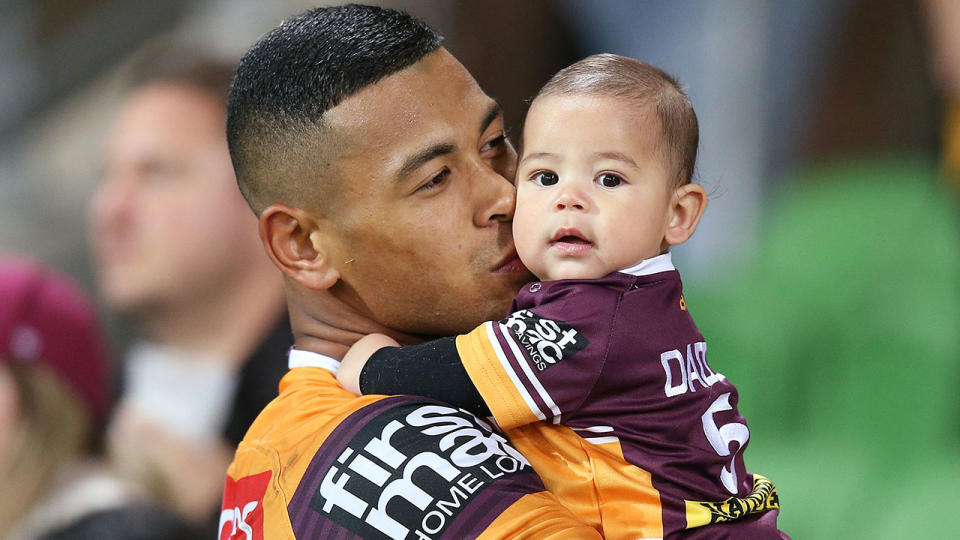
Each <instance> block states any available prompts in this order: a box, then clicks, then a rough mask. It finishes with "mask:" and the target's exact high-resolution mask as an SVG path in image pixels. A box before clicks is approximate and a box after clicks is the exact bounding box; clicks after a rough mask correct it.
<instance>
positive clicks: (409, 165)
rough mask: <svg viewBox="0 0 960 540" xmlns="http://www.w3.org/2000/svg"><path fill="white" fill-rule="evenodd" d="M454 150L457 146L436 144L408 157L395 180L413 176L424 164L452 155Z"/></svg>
mask: <svg viewBox="0 0 960 540" xmlns="http://www.w3.org/2000/svg"><path fill="white" fill-rule="evenodd" d="M456 149H457V145H455V144H453V143H437V144H434V145H431V146H428V147H427V148H424V149H423V150H421V151H419V152H417V153H416V154H414V155H412V156H410V157H408V158H407V160H406V161H404V162H403V166H402V167H400V171H399V172H397V177H396V180H397V181H398V182H399V181H401V180H403V179H404V178H406V177H407V176H409V175H411V174H413V172H414V171H416V170H417V169H419V168H420V167H421V166H422V165H423V164H424V163H426V162H428V161H430V160H431V159H433V158H436V157H439V156H445V155H447V154H452V153H453V152H455V151H456Z"/></svg>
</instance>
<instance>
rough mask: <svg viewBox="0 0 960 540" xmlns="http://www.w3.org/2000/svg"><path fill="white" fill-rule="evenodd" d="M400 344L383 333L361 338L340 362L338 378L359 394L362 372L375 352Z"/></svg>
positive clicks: (346, 386)
mask: <svg viewBox="0 0 960 540" xmlns="http://www.w3.org/2000/svg"><path fill="white" fill-rule="evenodd" d="M399 346H400V344H399V343H397V341H396V340H395V339H393V338H391V337H389V336H385V335H383V334H370V335H368V336H364V337H362V338H360V339H359V340H358V341H357V342H356V343H354V344H353V346H352V347H350V350H349V351H347V354H345V355H344V356H343V360H342V361H341V362H340V368H339V369H338V370H337V380H338V381H339V382H340V384H341V385H342V386H343V387H344V388H345V389H347V390H349V391H351V392H353V393H354V394H357V395H358V396H359V395H360V394H361V392H360V372H361V371H363V366H364V365H365V364H366V363H367V360H369V359H370V356H371V355H373V353H375V352H377V351H378V350H380V349H382V348H384V347H399Z"/></svg>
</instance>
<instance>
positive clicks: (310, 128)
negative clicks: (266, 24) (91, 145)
mask: <svg viewBox="0 0 960 540" xmlns="http://www.w3.org/2000/svg"><path fill="white" fill-rule="evenodd" d="M439 43H440V37H439V36H438V35H437V34H436V33H435V32H434V31H433V30H432V29H430V28H428V27H427V26H425V25H424V24H423V23H421V22H419V21H417V20H415V19H413V18H411V17H410V16H408V15H406V14H403V13H399V12H395V11H390V10H383V9H380V8H373V7H367V6H356V5H348V6H340V7H333V8H326V9H318V10H314V11H310V12H307V13H305V14H303V15H301V16H298V17H294V18H292V19H291V20H289V21H287V22H285V23H284V24H283V25H281V26H280V27H278V28H276V29H274V30H273V31H271V32H270V33H268V34H267V35H265V36H264V37H263V38H261V40H260V41H259V42H257V44H255V45H254V46H253V47H252V48H251V49H250V50H249V51H248V52H247V54H246V55H245V56H244V58H243V60H242V61H241V63H240V66H239V68H238V70H237V75H236V78H235V79H234V83H233V87H232V89H231V93H230V99H229V102H228V115H227V136H228V141H229V143H230V151H231V156H232V158H233V163H234V167H235V170H236V172H237V179H238V183H239V185H240V189H241V191H242V192H243V194H244V196H245V197H246V199H247V201H248V202H249V204H250V206H251V207H252V208H253V210H254V212H255V213H256V214H257V215H258V216H259V219H260V238H261V240H262V242H263V245H264V247H265V249H266V251H267V253H268V255H269V256H270V258H271V259H272V260H273V263H274V264H275V265H276V266H277V267H278V268H279V269H280V270H281V271H282V272H283V274H284V278H285V284H286V290H287V302H288V307H289V310H290V318H291V323H292V325H293V329H294V334H295V337H296V346H295V349H294V350H292V351H291V353H290V356H289V364H290V366H291V368H293V369H291V370H290V372H289V373H288V374H287V375H286V376H285V377H284V379H283V382H282V383H281V391H280V396H279V397H278V398H277V399H276V400H274V401H273V402H272V403H271V404H270V405H268V406H267V408H266V409H264V411H263V412H262V413H261V415H260V416H259V417H258V419H257V420H256V421H255V422H254V424H253V426H251V428H250V431H248V433H247V435H246V437H245V438H244V441H243V442H242V443H241V444H240V447H239V448H238V450H237V454H236V457H235V458H234V462H233V464H232V465H231V467H230V469H229V471H228V478H227V486H226V490H225V495H224V508H223V511H222V513H221V519H220V527H221V528H220V534H221V538H227V537H231V536H233V535H237V537H242V535H243V534H245V535H246V537H248V538H293V537H301V538H331V537H338V538H353V537H357V536H359V537H362V538H473V537H478V536H479V537H483V538H518V537H521V538H522V537H531V538H561V537H563V538H591V537H592V538H599V536H598V534H597V532H596V531H595V530H594V529H592V528H589V527H586V526H584V525H582V524H581V523H579V522H577V521H575V520H574V519H573V517H572V515H571V514H570V513H569V512H568V511H567V510H566V509H565V508H563V507H562V506H560V505H559V504H558V503H557V502H556V500H555V499H554V498H553V496H552V495H550V494H549V493H547V492H545V491H544V488H543V485H542V483H540V481H539V479H538V477H537V476H536V475H535V474H534V473H533V471H532V469H531V467H530V465H529V463H528V462H527V461H526V459H524V458H523V457H522V456H521V455H520V454H519V453H518V452H517V451H516V450H515V449H513V448H512V447H511V446H510V445H509V444H508V443H507V442H506V440H505V439H503V437H501V436H500V435H498V434H496V433H494V432H492V431H490V429H489V427H488V426H487V425H486V424H485V423H484V422H482V421H481V420H479V419H477V418H476V417H473V416H471V415H469V414H467V413H464V412H462V411H458V410H455V409H452V408H449V407H446V406H443V405H442V404H440V403H436V402H432V401H429V400H426V399H424V398H416V397H407V396H398V397H384V396H366V397H357V396H354V395H353V394H350V393H349V392H347V391H345V390H343V389H342V388H341V387H340V386H339V385H338V384H337V383H336V379H335V377H334V372H335V370H336V367H337V365H338V361H337V359H338V358H340V357H341V356H342V355H343V354H344V352H345V351H346V350H347V348H348V347H349V346H350V345H351V344H352V343H353V342H354V341H356V340H357V339H358V338H360V337H361V336H363V335H365V334H368V333H371V332H382V333H386V334H388V335H390V336H393V337H394V338H395V339H397V340H398V341H400V342H401V343H414V342H418V341H420V340H422V339H423V338H424V337H426V336H436V335H445V334H450V333H451V332H462V331H466V330H469V329H471V328H473V327H474V326H475V325H476V324H477V323H479V322H480V321H482V320H484V319H487V318H497V317H500V316H502V315H503V313H504V312H505V310H506V308H507V306H508V305H509V302H510V300H511V298H512V297H513V295H514V293H515V292H516V290H517V288H518V287H519V286H520V285H522V284H523V283H524V282H525V281H526V280H528V279H529V274H528V272H527V271H526V269H525V268H524V267H523V266H522V264H520V263H519V260H518V259H517V256H516V251H515V250H514V247H513V240H512V237H511V234H510V221H511V219H512V216H513V206H514V188H513V186H512V184H511V182H510V181H509V180H508V178H512V176H513V172H514V167H515V164H516V153H515V152H514V150H513V148H512V147H511V146H510V144H509V142H508V141H507V140H506V138H505V135H504V127H503V120H502V115H501V113H500V109H499V106H498V105H497V104H496V103H495V102H494V101H493V100H491V99H490V98H489V97H487V96H486V95H485V94H484V93H483V92H482V91H481V90H480V88H479V87H478V86H477V83H476V82H475V81H474V80H473V78H472V77H471V76H470V74H469V73H467V71H466V70H465V69H464V68H463V66H462V65H460V64H459V63H458V62H457V61H456V60H455V59H454V58H453V57H452V56H451V55H450V53H449V52H447V51H446V50H445V49H443V48H442V47H440V45H439ZM278 360H279V359H278ZM241 533H242V534H241Z"/></svg>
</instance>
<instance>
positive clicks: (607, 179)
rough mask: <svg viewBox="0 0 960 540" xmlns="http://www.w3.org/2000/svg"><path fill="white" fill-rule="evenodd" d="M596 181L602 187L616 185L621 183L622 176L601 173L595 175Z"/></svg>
mask: <svg viewBox="0 0 960 540" xmlns="http://www.w3.org/2000/svg"><path fill="white" fill-rule="evenodd" d="M597 182H598V183H599V184H600V185H601V186H603V187H617V186H619V185H620V184H621V183H623V178H620V177H619V176H617V175H615V174H613V173H603V174H601V175H600V176H598V177H597Z"/></svg>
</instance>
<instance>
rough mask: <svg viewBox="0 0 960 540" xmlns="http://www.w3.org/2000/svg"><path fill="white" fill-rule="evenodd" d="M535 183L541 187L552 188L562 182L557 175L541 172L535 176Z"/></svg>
mask: <svg viewBox="0 0 960 540" xmlns="http://www.w3.org/2000/svg"><path fill="white" fill-rule="evenodd" d="M533 181H534V182H536V183H537V185H540V186H552V185H554V184H556V183H557V182H559V181H560V177H559V176H557V174H556V173H552V172H548V171H540V172H538V173H536V174H534V175H533Z"/></svg>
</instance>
